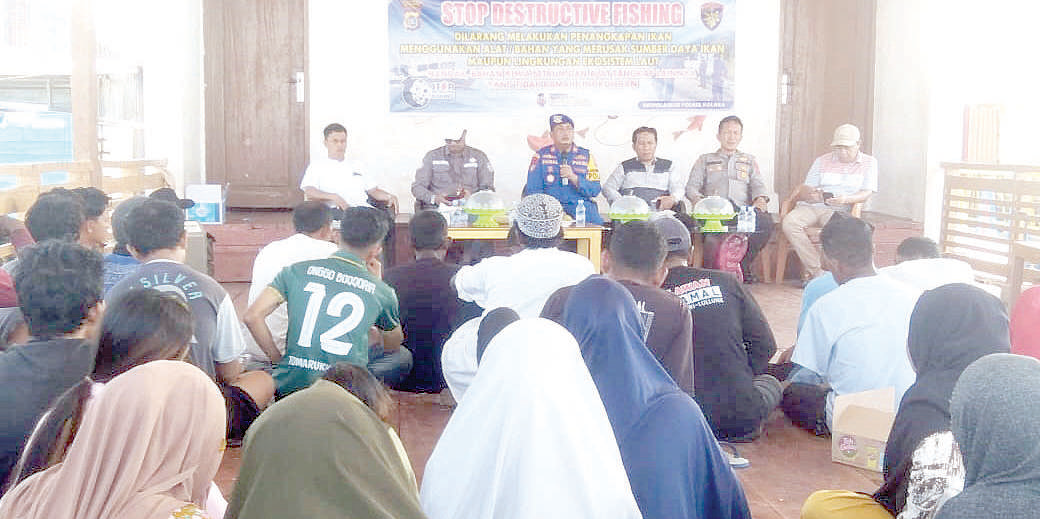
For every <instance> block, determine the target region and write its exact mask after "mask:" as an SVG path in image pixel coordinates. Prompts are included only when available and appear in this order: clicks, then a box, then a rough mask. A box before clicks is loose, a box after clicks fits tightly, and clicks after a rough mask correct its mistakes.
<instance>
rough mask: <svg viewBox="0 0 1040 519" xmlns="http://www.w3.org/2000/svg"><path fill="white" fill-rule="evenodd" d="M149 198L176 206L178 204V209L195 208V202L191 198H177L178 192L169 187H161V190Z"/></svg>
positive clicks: (153, 192)
mask: <svg viewBox="0 0 1040 519" xmlns="http://www.w3.org/2000/svg"><path fill="white" fill-rule="evenodd" d="M148 198H154V199H156V200H165V201H167V202H173V203H174V204H177V207H180V208H181V209H187V208H189V207H194V206H195V201H194V200H192V199H190V198H181V197H179V196H177V192H176V191H174V190H173V188H169V187H160V188H159V189H156V190H155V191H152V193H151V194H150V195H148Z"/></svg>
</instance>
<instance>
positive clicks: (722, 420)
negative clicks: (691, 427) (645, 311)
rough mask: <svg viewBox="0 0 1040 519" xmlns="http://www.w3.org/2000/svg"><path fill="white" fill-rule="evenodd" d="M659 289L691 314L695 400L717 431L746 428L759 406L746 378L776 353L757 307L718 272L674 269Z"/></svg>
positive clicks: (737, 284) (757, 372)
mask: <svg viewBox="0 0 1040 519" xmlns="http://www.w3.org/2000/svg"><path fill="white" fill-rule="evenodd" d="M661 288H663V289H665V290H668V291H669V292H671V293H673V294H675V295H677V296H679V299H681V300H682V301H683V303H684V304H685V305H686V306H687V308H689V309H690V311H691V312H692V313H693V344H694V346H693V366H694V367H693V372H694V377H695V378H694V398H695V399H696V400H697V403H699V404H700V405H701V408H702V409H703V410H704V414H705V416H706V417H707V418H708V421H709V422H710V423H711V425H712V427H713V428H714V429H715V430H716V432H718V431H720V430H729V429H738V430H739V429H744V428H746V426H747V424H748V423H753V422H754V421H755V418H754V416H753V415H754V413H755V410H756V409H757V407H758V406H757V405H756V404H755V401H754V399H755V398H757V396H756V395H755V389H754V388H753V387H752V384H751V379H752V377H753V376H754V375H760V374H762V373H765V371H766V367H767V365H768V363H769V359H770V358H771V357H772V356H773V354H774V353H776V340H775V339H774V338H773V331H772V330H771V329H770V328H769V323H768V322H766V318H765V315H763V314H762V309H761V308H759V307H758V303H757V302H756V301H755V298H754V297H753V296H752V295H751V294H749V293H748V292H747V291H746V290H745V289H744V286H743V285H742V284H741V283H740V281H738V280H737V278H736V277H735V276H733V275H732V274H730V273H727V272H722V271H718V270H709V269H698V268H693V267H675V268H673V269H670V270H669V271H668V277H667V278H665V280H664V283H663V284H662V285H661Z"/></svg>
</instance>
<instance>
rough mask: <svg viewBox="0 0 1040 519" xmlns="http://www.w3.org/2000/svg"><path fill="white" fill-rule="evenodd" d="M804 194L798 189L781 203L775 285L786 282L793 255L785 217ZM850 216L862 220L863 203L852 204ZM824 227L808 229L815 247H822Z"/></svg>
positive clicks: (810, 239)
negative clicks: (788, 264)
mask: <svg viewBox="0 0 1040 519" xmlns="http://www.w3.org/2000/svg"><path fill="white" fill-rule="evenodd" d="M801 194H802V189H801V188H799V189H796V190H794V192H792V193H791V195H790V196H788V197H787V199H785V200H784V201H783V202H781V203H780V218H779V219H778V220H777V222H776V230H775V231H774V234H775V235H776V275H775V276H774V277H773V281H774V282H775V283H783V282H784V272H786V271H787V255H788V254H790V253H791V242H789V241H787V235H786V234H784V228H783V222H784V217H786V216H787V213H789V212H791V210H792V209H794V207H795V204H796V203H797V202H798V199H799V195H801ZM849 214H851V215H852V216H855V217H856V218H860V217H861V215H862V214H863V202H858V203H855V204H852V208H851V209H850V210H849ZM822 230H823V227H809V228H807V229H806V234H807V235H808V236H809V241H811V242H812V243H813V245H816V246H819V245H820V231H822Z"/></svg>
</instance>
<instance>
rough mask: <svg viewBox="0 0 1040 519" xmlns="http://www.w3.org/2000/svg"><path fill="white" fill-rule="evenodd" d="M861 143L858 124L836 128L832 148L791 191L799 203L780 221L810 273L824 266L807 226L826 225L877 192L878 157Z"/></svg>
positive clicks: (811, 275) (814, 274)
mask: <svg viewBox="0 0 1040 519" xmlns="http://www.w3.org/2000/svg"><path fill="white" fill-rule="evenodd" d="M859 146H860V136H859V128H856V127H855V126H854V125H851V124H843V125H841V126H839V127H838V128H837V129H835V130H834V139H832V140H831V152H830V153H827V154H825V155H822V156H820V157H817V159H816V160H815V161H814V162H813V164H812V167H810V168H809V173H808V174H807V175H806V176H805V184H803V185H801V186H799V187H798V189H797V190H795V193H794V194H793V195H792V199H794V200H796V201H797V206H796V207H795V208H794V209H792V210H791V212H790V213H788V214H787V216H785V217H784V219H783V221H782V222H781V225H782V227H783V229H784V234H785V235H786V236H787V240H788V241H789V242H791V248H793V249H794V251H795V252H796V253H797V254H798V258H799V259H800V260H801V261H802V265H803V266H804V267H805V270H806V271H807V272H808V275H809V277H816V276H819V275H820V274H821V273H822V269H821V268H820V253H819V251H817V250H816V247H815V246H813V244H812V242H811V241H809V236H808V235H807V234H806V228H808V227H814V226H815V227H822V226H824V225H825V224H826V223H827V221H828V220H830V218H831V215H833V214H834V213H835V212H843V213H848V212H849V210H850V209H851V208H852V205H853V204H857V203H860V202H865V201H866V200H867V199H868V198H870V195H872V194H874V193H876V192H877V186H878V184H877V182H878V167H877V160H876V159H875V158H874V157H871V156H870V155H867V154H866V153H863V152H861V151H860V150H859Z"/></svg>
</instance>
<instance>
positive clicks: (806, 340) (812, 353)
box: [781, 216, 920, 434]
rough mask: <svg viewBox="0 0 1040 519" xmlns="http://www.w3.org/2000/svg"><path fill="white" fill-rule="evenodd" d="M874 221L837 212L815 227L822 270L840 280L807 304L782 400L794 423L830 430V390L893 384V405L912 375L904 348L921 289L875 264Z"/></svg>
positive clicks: (842, 391)
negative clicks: (886, 273)
mask: <svg viewBox="0 0 1040 519" xmlns="http://www.w3.org/2000/svg"><path fill="white" fill-rule="evenodd" d="M872 235H873V228H872V227H871V226H870V224H869V223H867V222H865V221H863V220H861V219H859V218H855V217H844V216H835V217H833V218H831V220H830V221H829V222H827V225H825V226H824V227H823V231H822V232H821V233H820V241H821V244H822V246H823V258H824V262H825V265H826V267H827V270H829V271H830V272H831V273H832V274H833V275H834V279H835V280H836V281H837V282H838V283H839V287H838V288H836V289H834V290H832V291H831V292H829V293H827V294H826V295H824V296H823V297H821V298H820V299H819V300H818V301H817V302H816V303H815V304H813V306H812V307H811V308H810V309H809V313H808V314H807V315H806V317H805V323H804V324H803V325H802V327H801V329H800V330H799V333H798V342H797V344H796V345H795V347H794V352H793V353H792V356H791V361H792V362H794V363H795V364H797V365H798V366H801V367H802V368H804V369H796V370H795V371H794V373H792V374H791V378H789V379H788V380H789V381H791V382H792V383H791V385H789V386H788V387H787V389H786V390H785V391H784V399H783V401H782V403H781V406H782V407H783V408H784V411H785V412H786V413H787V415H788V417H790V418H791V420H792V421H794V422H795V424H796V425H799V426H800V427H804V428H807V429H810V430H814V431H816V432H817V433H821V434H822V433H825V432H827V431H829V429H830V424H831V420H832V419H833V417H832V416H831V412H832V409H833V406H834V398H835V396H837V395H844V394H848V393H857V392H860V391H867V390H870V389H879V388H883V387H889V386H891V387H894V388H895V401H894V402H893V406H898V404H899V401H900V399H902V397H903V393H904V392H906V390H907V388H909V387H910V385H911V384H913V382H914V371H913V368H911V366H910V361H909V359H908V358H907V356H906V337H907V329H908V328H909V325H910V314H911V312H912V311H913V308H914V304H915V303H916V302H917V297H918V295H919V294H920V292H919V291H918V290H916V289H914V288H913V287H910V286H908V285H905V284H903V283H900V282H899V281H896V280H894V279H892V278H889V277H887V276H881V275H878V274H877V272H876V271H875V270H874V262H873V253H874V247H873V244H872V242H871V239H872Z"/></svg>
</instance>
